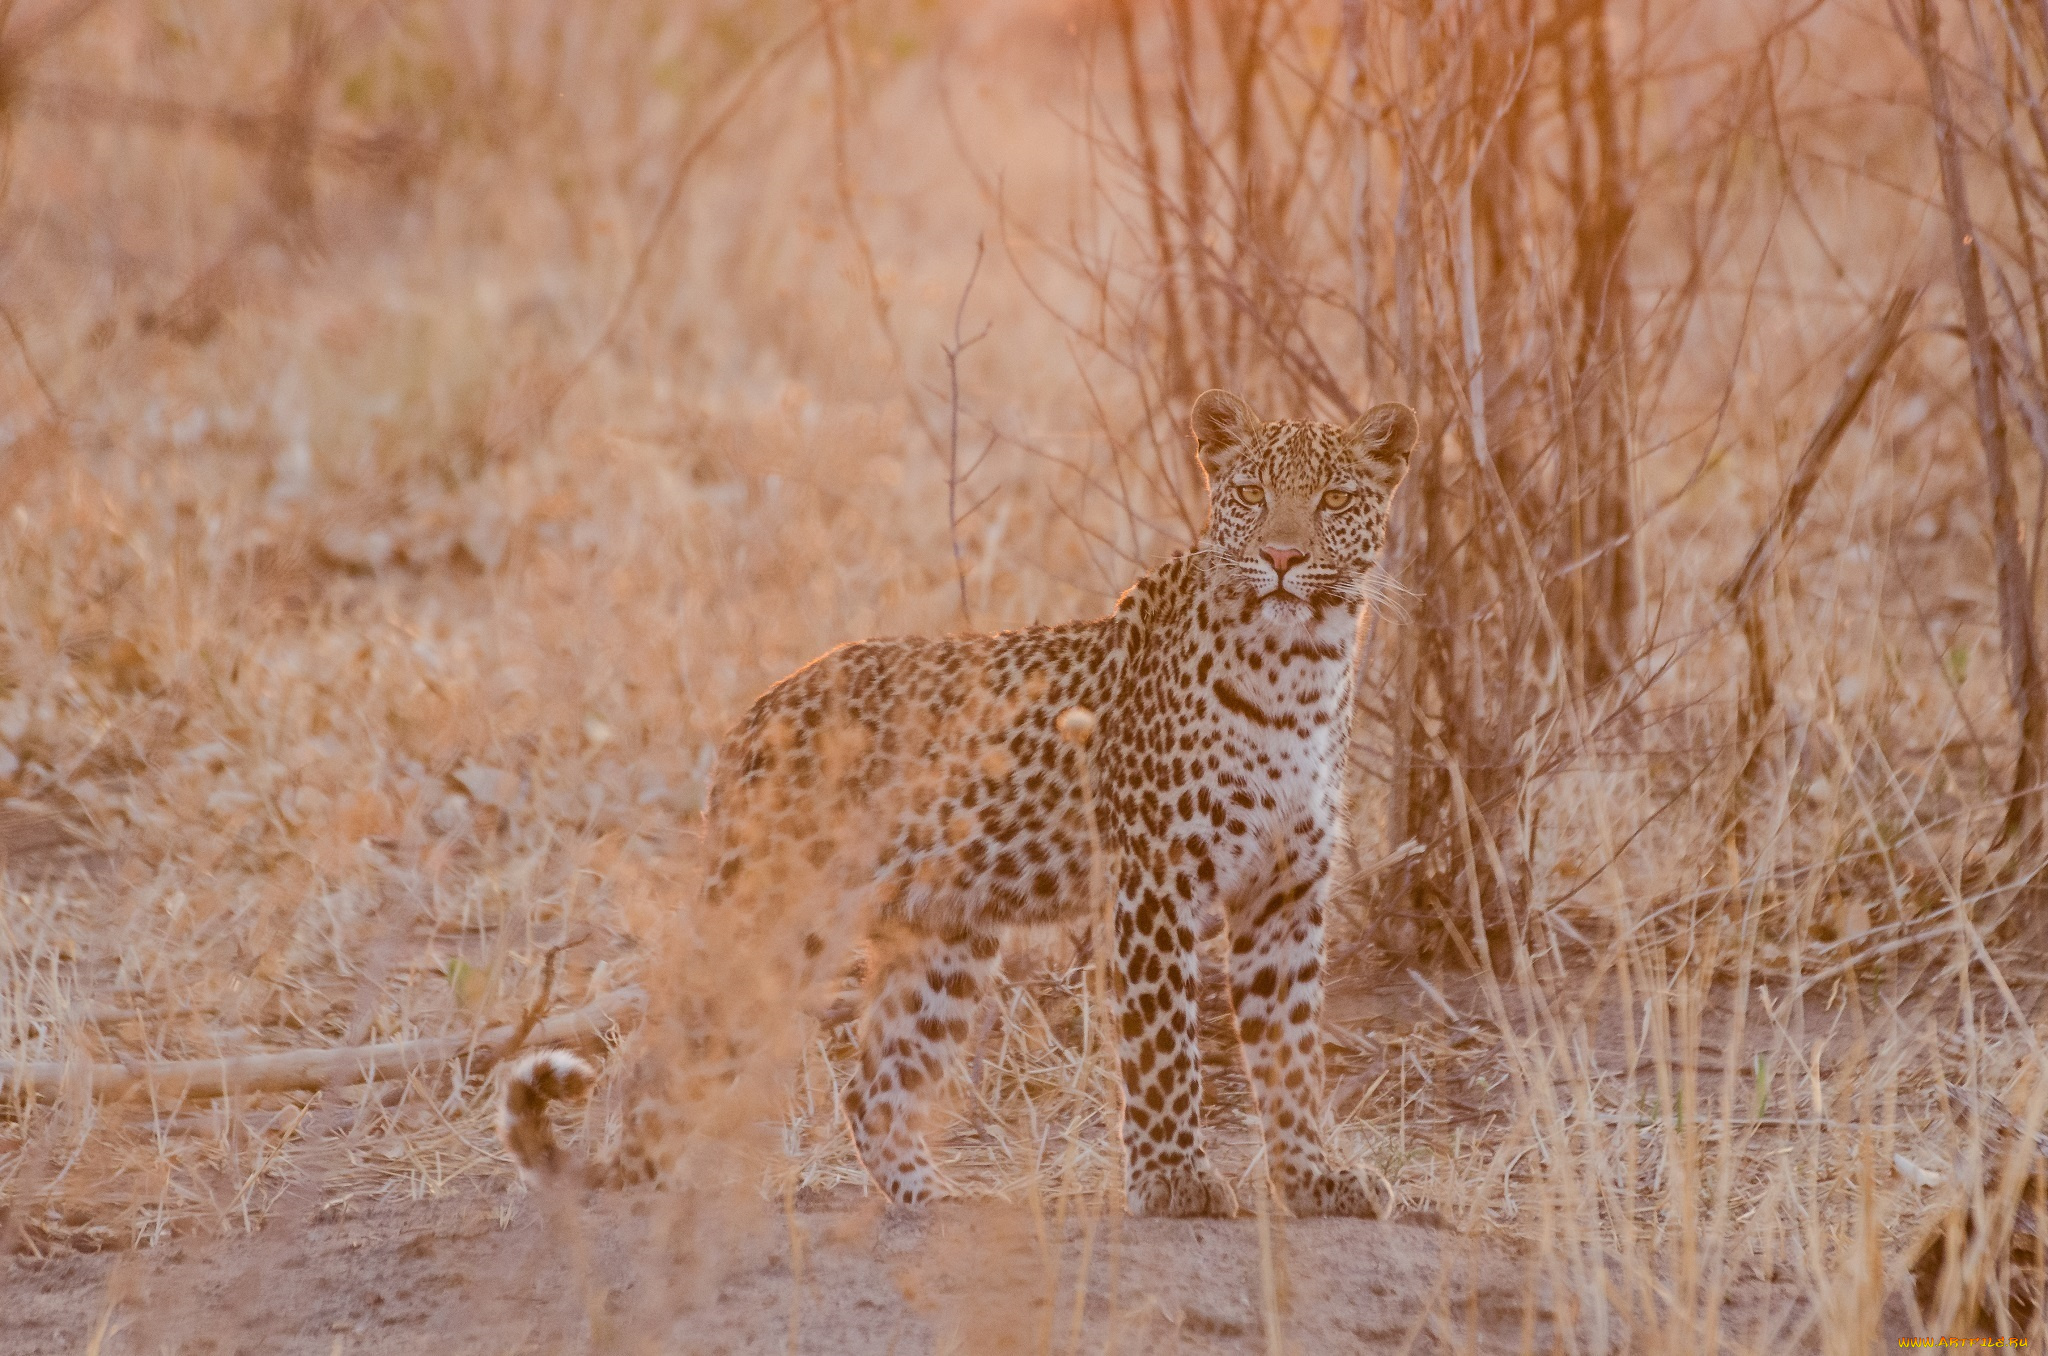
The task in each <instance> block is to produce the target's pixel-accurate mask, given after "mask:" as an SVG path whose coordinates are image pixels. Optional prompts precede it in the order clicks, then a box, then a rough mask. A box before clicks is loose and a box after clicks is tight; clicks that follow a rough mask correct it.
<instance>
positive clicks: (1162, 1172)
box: [1113, 863, 1237, 1216]
mask: <svg viewBox="0 0 2048 1356" xmlns="http://www.w3.org/2000/svg"><path fill="white" fill-rule="evenodd" d="M1119 875H1120V877H1122V879H1120V880H1119V882H1118V890H1117V902H1116V966H1115V971H1114V984H1113V987H1114V990H1115V995H1116V1019H1117V1054H1118V1060H1119V1063H1120V1064H1121V1066H1122V1069H1123V1079H1124V1117H1123V1140H1124V1199H1125V1204H1126V1207H1127V1208H1128V1209H1129V1210H1130V1212H1131V1213H1132V1214H1133V1215H1165V1216H1188V1215H1234V1214H1236V1213H1237V1198H1236V1196H1235V1195H1234V1194H1233V1193H1232V1192H1231V1190H1230V1186H1229V1184H1228V1183H1226V1182H1225V1181H1224V1180H1223V1179H1222V1178H1221V1177H1220V1176H1218V1175H1217V1173H1216V1171H1215V1170H1214V1169H1213V1168H1211V1167H1210V1166H1209V1160H1208V1157H1207V1155H1206V1154H1204V1152H1203V1148H1202V1123H1201V1115H1202V1063H1201V1055H1200V1051H1199V1049H1198V1048H1197V1046H1196V1042H1195V1036H1196V1032H1197V1030H1198V1027H1197V1021H1196V1005H1195V976H1196V973H1197V971H1196V960H1195V934H1194V932H1193V930H1192V929H1191V928H1190V927H1189V926H1188V924H1187V922H1186V921H1185V920H1184V919H1182V918H1180V917H1179V916H1178V912H1177V910H1176V909H1175V908H1174V907H1173V896H1172V894H1171V893H1169V889H1168V887H1167V885H1166V884H1165V882H1163V881H1161V880H1159V879H1157V878H1156V877H1155V876H1154V875H1153V874H1152V873H1151V872H1149V871H1146V870H1144V869H1143V868H1142V867H1140V866H1138V865H1136V864H1135V863H1129V864H1126V866H1125V868H1124V869H1123V870H1122V871H1120V872H1119Z"/></svg>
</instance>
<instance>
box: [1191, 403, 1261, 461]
mask: <svg viewBox="0 0 2048 1356" xmlns="http://www.w3.org/2000/svg"><path fill="white" fill-rule="evenodd" d="M1193 423H1194V430H1195V452H1196V455H1198V456H1200V457H1201V459H1202V469H1203V470H1204V471H1206V472H1208V474H1209V479H1210V480H1211V481H1214V480H1216V479H1217V478H1218V477H1219V476H1221V475H1223V473H1224V472H1226V471H1228V470H1229V469H1230V467H1231V464H1232V463H1233V462H1235V461H1236V460H1237V459H1238V458H1239V457H1240V456H1242V455H1244V450H1245V448H1247V447H1249V446H1250V445H1251V441H1252V439H1253V437H1255V436H1256V435H1257V434H1258V431H1259V427H1260V424H1259V416H1257V415H1256V414H1253V413H1252V407H1251V406H1249V405H1247V404H1245V403H1244V401H1243V400H1241V399H1239V398H1238V397H1237V396H1234V395H1232V394H1231V393H1230V392H1228V391H1204V392H1202V393H1201V394H1200V395H1198V396H1196V397H1195V415H1194V420H1193Z"/></svg>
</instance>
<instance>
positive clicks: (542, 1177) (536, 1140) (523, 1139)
mask: <svg viewBox="0 0 2048 1356" xmlns="http://www.w3.org/2000/svg"><path fill="white" fill-rule="evenodd" d="M595 1082H597V1070H596V1068H594V1067H593V1066H592V1065H591V1064H590V1063H589V1062H588V1061H586V1060H584V1059H583V1058H582V1057H581V1056H578V1055H573V1054H571V1053H569V1052H568V1051H567V1050H538V1051H535V1052H534V1053H533V1054H530V1055H527V1056H525V1057H523V1058H521V1059H520V1060H519V1061H518V1062H517V1063H515V1064H513V1065H512V1066H511V1067H510V1068H509V1069H507V1070H506V1071H505V1076H504V1079H503V1092H502V1093H501V1095H500V1100H499V1102H498V1138H499V1139H500V1140H501V1141H503V1142H504V1145H505V1151H506V1152H507V1153H509V1154H511V1155H512V1161H513V1163H514V1164H516V1165H517V1166H518V1168H519V1176H520V1177H521V1178H522V1179H524V1180H525V1182H526V1184H527V1185H528V1186H541V1185H544V1184H546V1183H549V1182H554V1181H558V1180H560V1178H561V1177H562V1175H563V1172H564V1170H565V1169H566V1168H567V1167H568V1166H569V1154H568V1151H567V1150H565V1149H563V1148H562V1146H561V1145H560V1144H558V1143H556V1141H555V1131H554V1127H553V1126H551V1125H549V1124H548V1103H550V1102H559V1101H564V1100H574V1099H577V1098H580V1097H582V1096H584V1095H585V1094H586V1093H588V1092H589V1091H590V1088H591V1085H592V1084H594V1083H595Z"/></svg>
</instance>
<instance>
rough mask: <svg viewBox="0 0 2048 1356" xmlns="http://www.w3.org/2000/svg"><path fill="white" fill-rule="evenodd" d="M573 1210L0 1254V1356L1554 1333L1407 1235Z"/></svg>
mask: <svg viewBox="0 0 2048 1356" xmlns="http://www.w3.org/2000/svg"><path fill="white" fill-rule="evenodd" d="M571 1204H572V1205H573V1206H575V1207H576V1208H575V1209H574V1211H573V1214H574V1217H575V1219H576V1220H577V1221H578V1225H577V1228H576V1230H575V1234H576V1235H577V1236H575V1237H566V1238H565V1237H563V1236H561V1235H558V1234H556V1233H554V1232H551V1231H550V1230H549V1229H548V1228H547V1227H546V1225H545V1224H544V1219H545V1218H546V1215H545V1213H544V1212H543V1210H542V1209H541V1207H540V1204H539V1202H538V1201H536V1200H535V1199H534V1198H531V1197H525V1196H522V1195H520V1194H518V1193H517V1192H515V1191H496V1190H492V1191H482V1192H477V1193H473V1194H467V1195H461V1196H455V1197H450V1198H444V1199H441V1200H431V1201H419V1202H411V1203H379V1204H371V1205H368V1206H365V1207H363V1208H361V1209H360V1210H352V1209H348V1208H346V1207H344V1208H343V1209H340V1210H333V1211H322V1212H316V1213H314V1214H312V1215H311V1216H310V1217H302V1218H299V1219H296V1220H293V1219H290V1218H288V1216H289V1215H290V1213H291V1212H289V1211H283V1212H280V1214H279V1216H278V1217H276V1219H275V1222H274V1223H273V1224H272V1225H271V1226H270V1227H268V1228H265V1229H263V1230H262V1231H260V1232H258V1233H256V1234H253V1235H248V1236H242V1237H234V1238H222V1239H211V1240H190V1239H188V1240H184V1241H180V1242H177V1243H173V1244H169V1245H166V1246H163V1247H159V1248H154V1249H147V1250H142V1251H138V1252H133V1253H127V1254H108V1255H101V1256H91V1257H87V1256H76V1255H74V1256H66V1257H59V1258H52V1259H48V1260H34V1259H25V1258H20V1259H13V1260H10V1261H9V1262H8V1263H7V1264H6V1270H5V1272H4V1275H5V1289H6V1291H7V1293H8V1295H9V1296H10V1303H9V1306H8V1307H9V1309H10V1310H11V1313H10V1315H9V1317H10V1321H9V1323H8V1324H7V1325H6V1326H5V1328H4V1329H0V1352H5V1353H7V1356H43V1354H44V1353H60V1352H61V1353H67V1356H68V1354H69V1353H75V1352H78V1351H82V1350H98V1351H101V1352H105V1353H109V1354H111V1353H121V1352H152V1353H154V1352H159V1351H169V1352H180V1353H184V1352H192V1353H199V1352H208V1353H230V1352H250V1353H255V1352H266V1353H269V1352H276V1353H288V1352H290V1353H296V1352H319V1353H323V1354H324V1353H330V1352H341V1351H378V1352H413V1351H419V1352H427V1351H431V1352H434V1353H436V1356H456V1353H468V1352H492V1353H498V1352H514V1351H559V1350H571V1349H581V1348H583V1347H584V1346H585V1345H586V1344H591V1345H594V1346H597V1347H599V1348H602V1347H605V1346H609V1345H612V1344H614V1343H617V1342H625V1343H627V1344H629V1345H630V1344H632V1342H633V1340H634V1339H645V1340H652V1341H653V1342H654V1344H655V1348H656V1349H659V1350H689V1351H706V1352H756V1351H760V1352H766V1351H777V1352H781V1351H789V1350H795V1351H802V1352H831V1353H849V1354H852V1353H866V1352H874V1353H883V1352H892V1351H895V1352H914V1351H957V1352H1003V1351H1039V1350H1048V1349H1049V1350H1055V1351H1058V1350H1068V1349H1071V1348H1072V1347H1073V1346H1074V1344H1075V1342H1076V1340H1077V1338H1078V1343H1079V1346H1080V1348H1081V1349H1086V1350H1091V1351H1093V1350H1103V1349H1105V1346H1106V1344H1108V1343H1109V1342H1110V1341H1111V1339H1112V1337H1113V1338H1114V1342H1115V1345H1116V1347H1117V1348H1119V1349H1122V1350H1127V1351H1144V1352H1188V1353H1195V1352H1205V1353H1206V1352H1216V1353H1223V1352H1265V1351H1271V1350H1275V1349H1276V1348H1275V1346H1274V1345H1273V1335H1272V1334H1270V1333H1269V1332H1268V1323H1269V1321H1271V1319H1272V1317H1273V1316H1275V1315H1277V1316H1278V1322H1279V1325H1280V1336H1281V1337H1282V1339H1283V1343H1282V1347H1281V1348H1280V1349H1286V1350H1299V1351H1304V1352H1316V1351H1373V1352H1377V1351H1401V1350H1415V1351H1429V1350H1440V1349H1444V1347H1445V1346H1446V1345H1448V1346H1449V1347H1451V1348H1454V1349H1457V1350H1477V1351H1510V1350H1520V1349H1521V1348H1522V1346H1523V1341H1524V1336H1525V1334H1528V1335H1533V1337H1534V1339H1535V1342H1536V1346H1537V1347H1538V1348H1539V1349H1548V1348H1549V1347H1550V1346H1551V1345H1552V1332H1551V1329H1552V1325H1553V1323H1554V1322H1555V1314H1554V1312H1553V1311H1552V1309H1551V1307H1550V1305H1549V1303H1548V1302H1547V1301H1546V1299H1545V1298H1544V1297H1543V1295H1542V1294H1541V1287H1540V1286H1539V1285H1537V1284H1536V1283H1535V1280H1534V1277H1533V1276H1532V1274H1531V1272H1530V1270H1529V1268H1528V1267H1527V1265H1526V1264H1525V1263H1524V1261H1523V1260H1522V1259H1521V1257H1520V1255H1519V1254H1518V1253H1517V1251H1515V1250H1514V1249H1512V1248H1510V1247H1507V1246H1504V1245H1502V1244H1501V1243H1499V1242H1497V1241H1492V1240H1483V1239H1477V1238H1468V1237H1462V1236H1460V1235H1458V1234H1456V1233H1454V1232H1451V1231H1449V1230H1445V1229H1439V1228H1435V1227H1430V1226H1428V1225H1425V1224H1416V1223H1382V1222H1367V1221H1355V1220H1298V1221H1293V1220H1275V1221H1271V1222H1270V1224H1269V1225H1268V1226H1267V1227H1266V1228H1265V1229H1263V1230H1262V1227H1261V1224H1260V1222H1259V1221H1258V1220H1257V1219H1255V1218H1245V1219H1236V1220H1205V1221H1178V1220H1128V1219H1122V1218H1106V1217H1098V1218H1094V1219H1083V1218H1068V1219H1064V1220H1062V1219H1059V1218H1056V1217H1048V1216H1047V1215H1045V1214H1044V1213H1042V1212H1040V1213H1034V1211H1033V1210H1032V1209H1031V1208H1030V1207H1029V1206H1021V1205H1020V1206H1012V1205H1006V1204H1003V1203H999V1202H985V1203H974V1204H951V1205H942V1206H938V1207H934V1208H930V1209H926V1210H923V1211H902V1210H886V1209H883V1208H881V1207H880V1205H879V1204H878V1203H877V1202H876V1201H875V1200H874V1199H873V1198H865V1199H864V1198H863V1197H861V1196H860V1195H859V1193H856V1192H852V1191H842V1192H835V1193H832V1194H831V1195H829V1196H828V1197H826V1198H824V1199H821V1200H817V1201H813V1202H807V1203H806V1204H805V1206H804V1207H803V1208H800V1209H797V1210H795V1211H794V1212H791V1213H788V1214H786V1215H780V1216H778V1214H777V1212H775V1211H774V1210H773V1209H772V1208H771V1207H763V1213H762V1218H761V1220H760V1221H759V1223H760V1225H761V1227H760V1228H759V1229H756V1230H747V1229H742V1230H740V1231H739V1232H738V1233H736V1234H734V1235H731V1236H729V1237H723V1238H720V1239H718V1240H717V1241H716V1243H715V1245H714V1247H713V1248H712V1249H710V1250H708V1252H707V1254H706V1255H705V1256H700V1257H699V1258H698V1259H697V1261H696V1263H695V1264H693V1263H692V1262H691V1260H690V1259H689V1258H686V1257H675V1256H673V1255H672V1254H671V1253H670V1250H669V1249H667V1248H666V1247H664V1246H663V1245H662V1244H661V1243H660V1242H658V1241H657V1238H658V1236H659V1235H660V1234H661V1232H662V1225H663V1223H664V1222H665V1221H666V1220H667V1218H668V1217H669V1214H670V1212H669V1211H668V1210H667V1208H666V1206H665V1198H664V1197H662V1196H661V1195H660V1194H659V1193H652V1192H631V1193H593V1194H591V1195H590V1196H589V1197H588V1198H587V1200H586V1201H584V1202H581V1203H574V1202H572V1203H571ZM1262 1232H1263V1233H1264V1235H1265V1245H1264V1246H1263V1247H1262V1242H1261V1235H1262ZM793 1244H794V1251H795V1252H796V1253H797V1255H798V1256H797V1261H796V1265H794V1266H793V1265H792V1253H793ZM707 1257H708V1260H707ZM579 1258H580V1260H579ZM1084 1274H1085V1277H1086V1281H1085V1285H1084V1286H1083V1287H1082V1288H1081V1292H1080V1293H1079V1294H1078V1295H1077V1294H1076V1286H1075V1279H1076V1277H1077V1276H1082V1275H1084ZM706 1282H708V1284H707V1283H706ZM693 1289H695V1290H698V1291H699V1292H700V1293H698V1294H695V1295H693V1294H691V1293H689V1292H690V1291H691V1290H693ZM593 1315H595V1322H596V1324H597V1331H598V1335H599V1339H600V1340H599V1341H598V1342H596V1343H594V1344H593V1343H591V1341H590V1339H591V1335H592V1322H593ZM1077 1320H1078V1322H1079V1332H1078V1333H1077V1332H1076V1326H1075V1325H1076V1322H1077Z"/></svg>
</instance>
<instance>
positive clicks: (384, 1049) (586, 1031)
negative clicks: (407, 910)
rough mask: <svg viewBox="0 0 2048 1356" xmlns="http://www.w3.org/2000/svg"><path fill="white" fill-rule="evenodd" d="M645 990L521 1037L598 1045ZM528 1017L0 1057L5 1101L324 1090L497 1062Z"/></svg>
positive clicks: (630, 1013)
mask: <svg viewBox="0 0 2048 1356" xmlns="http://www.w3.org/2000/svg"><path fill="white" fill-rule="evenodd" d="M645 1002H646V996H645V995H644V994H643V993H641V992H640V990H638V989H632V988H627V989H619V990H616V991H615V992H613V993H610V994H607V995H605V997H603V998H601V999H599V1000H598V1001H597V1002H595V1003H592V1004H591V1005H590V1006H588V1007H584V1008H578V1009H577V1010H576V1011H574V1012H565V1013H563V1014H561V1015H560V1016H558V1017H550V1018H548V1019H547V1020H546V1021H544V1022H537V1023H534V1024H532V1026H531V1029H530V1030H528V1031H526V1032H525V1033H524V1040H523V1042H522V1043H525V1044H532V1045H594V1044H597V1043H599V1042H601V1041H603V1040H605V1039H606V1037H608V1036H609V1035H610V1034H611V1033H612V1032H613V1031H614V1030H616V1029H618V1028H619V1027H620V1026H622V1025H625V1024H628V1023H630V1022H631V1021H632V1019H633V1018H635V1017H637V1016H638V1015H639V1013H640V1009H641V1007H642V1006H643V1005H644V1004H645ZM522 1025H524V1024H523V1023H517V1022H514V1023H507V1024H506V1025H504V1026H497V1027H492V1028H490V1029H489V1030H487V1031H483V1032H479V1033H478V1034H476V1035H473V1036H427V1037H422V1038H420V1039H418V1040H409V1041H385V1042H383V1043H381V1044H377V1045H357V1046H346V1047H342V1048H340V1049H323V1050H280V1051H277V1052H276V1053H274V1054H266V1055H234V1056H228V1057H225V1058H221V1059H177V1060H158V1061H148V1062H145V1061H141V1060H137V1061H133V1062H130V1063H127V1064H80V1063H77V1062H75V1061H74V1062H66V1061H63V1060H49V1061H42V1062H34V1061H19V1062H0V1103H5V1102H12V1101H20V1100H23V1099H28V1098H42V1099H54V1098H56V1097H57V1096H58V1095H59V1093H61V1092H62V1091H63V1090H64V1089H66V1088H80V1089H83V1090H85V1091H86V1092H88V1093H89V1094H90V1095H91V1096H92V1097H95V1098H97V1099H100V1100H102V1101H112V1100H116V1099H119V1098H123V1097H127V1096H129V1095H131V1094H133V1093H137V1092H147V1093H149V1094H151V1095H152V1096H153V1097H154V1098H155V1100H156V1101H158V1102H175V1101H178V1100H180V1099H181V1098H207V1097H235V1096H241V1095H243V1094H246V1093H254V1092H317V1091H319V1090H320V1089H323V1088H338V1087H347V1086H349V1085H350V1084H353V1083H373V1082H376V1081H378V1080H380V1079H393V1078H403V1077H405V1076H406V1075H407V1074H409V1073H411V1072H412V1071H413V1070H415V1069H418V1068H421V1067H424V1066H427V1065H434V1064H445V1063H447V1062H448V1061H450V1060H453V1059H456V1058H458V1057H460V1056H461V1055H462V1054H464V1053H465V1052H467V1051H471V1050H474V1051H475V1052H476V1054H477V1055H478V1056H479V1057H481V1059H483V1060H495V1059H496V1057H497V1056H498V1055H499V1054H500V1053H509V1051H508V1050H507V1047H508V1046H510V1045H511V1043H512V1042H513V1040H514V1038H515V1037H519V1036H521V1034H522V1033H521V1031H520V1027H521V1026H522Z"/></svg>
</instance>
